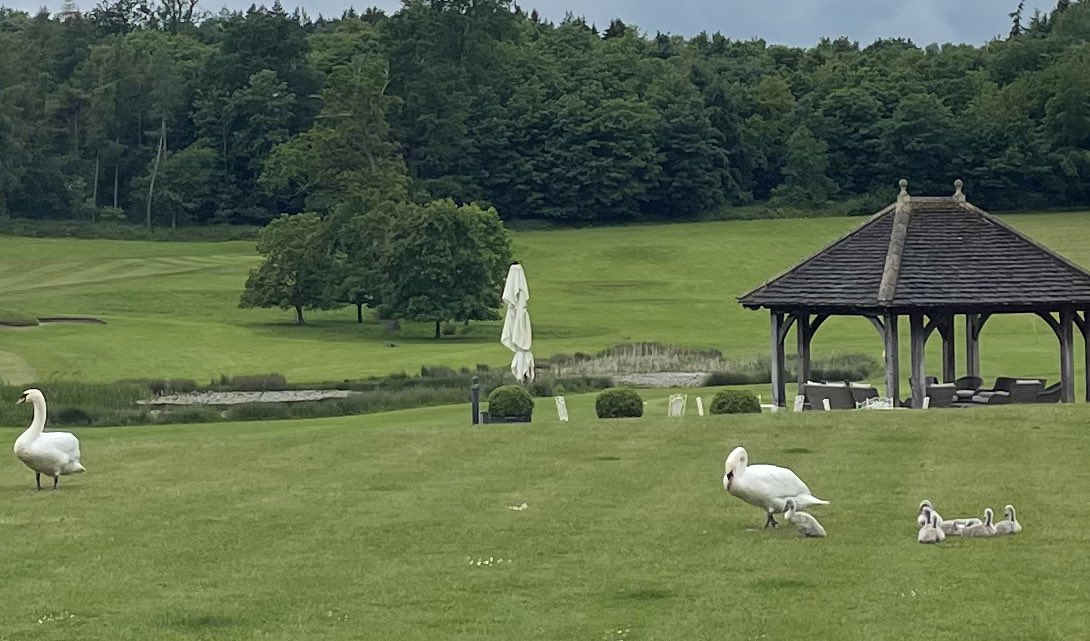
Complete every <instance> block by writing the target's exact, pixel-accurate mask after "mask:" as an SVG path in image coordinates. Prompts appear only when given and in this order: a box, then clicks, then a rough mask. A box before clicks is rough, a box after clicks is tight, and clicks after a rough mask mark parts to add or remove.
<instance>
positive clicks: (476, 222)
mask: <svg viewBox="0 0 1090 641" xmlns="http://www.w3.org/2000/svg"><path fill="white" fill-rule="evenodd" d="M393 211H394V214H393V215H392V216H391V217H390V222H389V229H388V232H387V235H386V242H385V247H384V250H383V252H382V254H381V258H380V267H381V272H382V274H383V275H384V278H383V282H382V285H381V288H380V289H379V296H380V299H381V301H382V302H381V305H382V312H383V313H384V314H386V315H390V316H397V317H400V318H404V319H409V320H417V321H431V322H434V323H435V338H439V337H440V336H441V328H442V323H443V322H444V321H467V320H490V319H494V318H496V311H495V310H496V309H497V308H498V307H500V305H501V301H500V293H501V292H502V290H503V283H504V278H505V276H506V274H507V268H508V266H509V265H510V264H511V245H510V239H509V237H508V235H507V230H506V229H505V228H504V226H503V223H501V222H500V218H499V216H498V215H497V214H496V211H495V210H494V209H482V208H481V207H478V206H476V205H457V204H455V203H454V201H452V200H438V201H433V202H430V203H428V204H426V205H416V204H412V203H402V204H400V205H397V206H396V207H394V209H393Z"/></svg>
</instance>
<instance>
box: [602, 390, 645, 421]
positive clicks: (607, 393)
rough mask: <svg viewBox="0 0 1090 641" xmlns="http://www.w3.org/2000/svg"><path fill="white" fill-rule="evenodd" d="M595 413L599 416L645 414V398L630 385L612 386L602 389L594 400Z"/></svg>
mask: <svg viewBox="0 0 1090 641" xmlns="http://www.w3.org/2000/svg"><path fill="white" fill-rule="evenodd" d="M594 413H595V414H597V415H598V418H634V417H638V416H643V398H642V397H640V394H639V392H637V391H636V390H634V389H631V388H628V387H611V388H609V389H607V390H602V391H601V392H600V393H599V394H598V398H596V399H595V400H594Z"/></svg>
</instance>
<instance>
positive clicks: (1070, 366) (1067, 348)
mask: <svg viewBox="0 0 1090 641" xmlns="http://www.w3.org/2000/svg"><path fill="white" fill-rule="evenodd" d="M1074 325H1075V310H1074V309H1072V308H1070V307H1067V308H1064V309H1062V310H1060V328H1059V331H1058V332H1057V333H1058V334H1059V337H1060V402H1061V403H1074V402H1075V337H1074Z"/></svg>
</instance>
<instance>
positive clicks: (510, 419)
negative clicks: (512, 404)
mask: <svg viewBox="0 0 1090 641" xmlns="http://www.w3.org/2000/svg"><path fill="white" fill-rule="evenodd" d="M496 418H500V417H498V416H497V417H496ZM503 422H504V423H529V422H530V417H529V416H504V417H503Z"/></svg>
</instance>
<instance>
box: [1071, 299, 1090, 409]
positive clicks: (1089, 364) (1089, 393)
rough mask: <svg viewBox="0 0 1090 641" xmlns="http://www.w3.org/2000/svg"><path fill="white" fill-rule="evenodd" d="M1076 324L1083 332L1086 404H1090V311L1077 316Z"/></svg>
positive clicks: (1085, 310)
mask: <svg viewBox="0 0 1090 641" xmlns="http://www.w3.org/2000/svg"><path fill="white" fill-rule="evenodd" d="M1075 323H1076V324H1077V325H1078V327H1079V330H1080V331H1081V332H1082V347H1083V352H1084V354H1083V360H1084V361H1085V363H1084V366H1085V369H1084V372H1085V373H1084V374H1083V375H1084V376H1085V377H1086V402H1087V403H1090V309H1084V310H1083V311H1082V317H1081V318H1080V317H1079V315H1078V314H1075Z"/></svg>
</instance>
